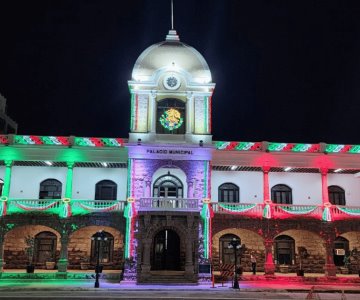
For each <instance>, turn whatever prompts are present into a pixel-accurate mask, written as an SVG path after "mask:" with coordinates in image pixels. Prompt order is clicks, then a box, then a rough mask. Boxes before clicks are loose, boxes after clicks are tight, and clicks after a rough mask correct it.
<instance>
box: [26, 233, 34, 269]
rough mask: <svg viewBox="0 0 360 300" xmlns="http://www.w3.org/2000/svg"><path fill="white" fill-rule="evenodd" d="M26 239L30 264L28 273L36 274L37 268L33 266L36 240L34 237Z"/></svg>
mask: <svg viewBox="0 0 360 300" xmlns="http://www.w3.org/2000/svg"><path fill="white" fill-rule="evenodd" d="M24 239H25V244H26V246H27V247H26V249H25V252H26V255H27V257H28V262H29V264H28V265H27V266H26V272H27V273H34V270H35V266H34V265H33V259H34V246H35V238H34V237H33V236H30V235H28V236H26V237H25V238H24Z"/></svg>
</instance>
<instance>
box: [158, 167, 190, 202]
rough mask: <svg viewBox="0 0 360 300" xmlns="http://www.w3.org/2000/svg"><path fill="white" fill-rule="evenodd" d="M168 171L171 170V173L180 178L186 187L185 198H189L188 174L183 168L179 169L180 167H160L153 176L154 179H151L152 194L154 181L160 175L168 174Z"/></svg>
mask: <svg viewBox="0 0 360 300" xmlns="http://www.w3.org/2000/svg"><path fill="white" fill-rule="evenodd" d="M168 172H170V174H171V175H174V176H176V177H177V178H179V179H180V181H181V182H182V184H183V187H184V191H183V193H184V198H187V197H188V195H187V192H188V185H187V181H186V174H185V172H184V171H183V170H181V169H179V168H159V169H157V170H156V171H155V173H154V175H153V177H152V181H151V195H153V188H154V182H155V181H156V180H157V179H158V178H159V177H160V176H163V175H165V174H167V173H168Z"/></svg>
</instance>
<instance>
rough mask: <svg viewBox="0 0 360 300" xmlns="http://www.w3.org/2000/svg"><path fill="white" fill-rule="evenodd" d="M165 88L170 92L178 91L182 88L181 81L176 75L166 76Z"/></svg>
mask: <svg viewBox="0 0 360 300" xmlns="http://www.w3.org/2000/svg"><path fill="white" fill-rule="evenodd" d="M164 86H165V88H167V89H168V90H176V89H178V88H179V87H180V80H179V79H178V78H177V77H176V76H174V75H170V76H166V77H165V78H164Z"/></svg>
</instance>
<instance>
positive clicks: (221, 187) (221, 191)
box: [218, 182, 240, 203]
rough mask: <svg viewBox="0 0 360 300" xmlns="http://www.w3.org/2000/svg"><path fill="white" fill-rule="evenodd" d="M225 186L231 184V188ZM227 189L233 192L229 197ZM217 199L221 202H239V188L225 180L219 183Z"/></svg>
mask: <svg viewBox="0 0 360 300" xmlns="http://www.w3.org/2000/svg"><path fill="white" fill-rule="evenodd" d="M226 186H232V188H225V187H226ZM229 191H231V192H233V193H232V195H231V197H230V194H229ZM225 194H226V197H225ZM225 198H227V199H225ZM230 198H231V199H230ZM218 201H219V202H221V203H240V188H239V186H238V185H236V184H235V183H232V182H225V183H223V184H221V185H219V188H218Z"/></svg>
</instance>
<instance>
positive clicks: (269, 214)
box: [0, 197, 360, 221]
mask: <svg viewBox="0 0 360 300" xmlns="http://www.w3.org/2000/svg"><path fill="white" fill-rule="evenodd" d="M0 200H1V201H0V217H2V216H5V215H11V214H19V213H20V214H23V213H29V212H32V213H34V212H39V213H47V214H57V215H59V216H60V217H69V216H71V215H73V216H76V215H84V214H89V213H104V212H123V211H124V209H125V206H126V201H120V200H86V199H85V200H81V199H72V200H71V201H70V202H67V201H64V200H66V199H14V198H10V199H6V198H4V197H1V198H0ZM211 206H212V209H213V211H214V213H215V214H228V215H238V216H243V217H249V218H268V219H291V218H313V219H319V220H323V221H336V220H344V219H354V218H360V207H356V206H340V205H329V206H323V205H289V204H275V203H218V202H212V203H211ZM201 207H202V201H201V200H200V199H194V198H189V199H186V198H140V199H136V200H135V209H136V210H138V211H184V212H199V211H200V210H201Z"/></svg>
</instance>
